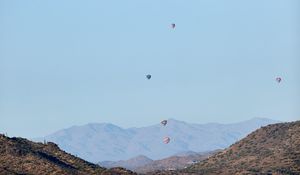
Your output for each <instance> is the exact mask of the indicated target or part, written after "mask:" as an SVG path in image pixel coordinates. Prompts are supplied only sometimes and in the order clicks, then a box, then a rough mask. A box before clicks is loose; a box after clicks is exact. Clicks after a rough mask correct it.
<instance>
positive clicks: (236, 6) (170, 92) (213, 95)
mask: <svg viewBox="0 0 300 175" xmlns="http://www.w3.org/2000/svg"><path fill="white" fill-rule="evenodd" d="M299 21H300V1H299V0H245V1H241V0H223V1H221V0H143V1H141V0H118V1H117V0H106V1H102V0H94V1H93V0H87V1H83V0H82V1H75V0H35V1H31V0H26V1H25V0H19V1H16V0H0V132H7V133H8V135H16V136H24V137H37V136H43V135H46V134H49V133H51V132H53V131H56V130H58V129H62V128H66V127H70V126H72V125H82V124H86V123H91V122H111V123H114V124H117V125H119V126H122V127H132V126H146V125H150V124H156V123H158V122H160V120H161V119H165V118H175V119H178V120H184V121H187V122H193V123H206V122H220V123H230V122H236V121H242V120H246V119H250V118H253V117H266V118H271V119H276V120H282V121H291V120H297V119H300V22H299ZM172 23H176V29H175V30H173V29H172V28H171V24H172ZM146 74H152V77H153V78H152V79H151V80H147V79H146V78H145V75H146ZM276 76H282V77H283V81H282V83H281V84H278V83H276V81H275V78H276Z"/></svg>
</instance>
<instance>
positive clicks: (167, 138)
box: [163, 137, 171, 144]
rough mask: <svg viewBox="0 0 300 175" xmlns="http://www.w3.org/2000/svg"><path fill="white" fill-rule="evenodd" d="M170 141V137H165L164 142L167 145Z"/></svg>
mask: <svg viewBox="0 0 300 175" xmlns="http://www.w3.org/2000/svg"><path fill="white" fill-rule="evenodd" d="M170 140H171V139H170V137H165V138H164V140H163V141H164V143H165V144H168V143H169V142H170Z"/></svg>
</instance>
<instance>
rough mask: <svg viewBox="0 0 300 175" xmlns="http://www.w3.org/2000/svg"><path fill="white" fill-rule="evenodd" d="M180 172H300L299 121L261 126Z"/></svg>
mask: <svg viewBox="0 0 300 175" xmlns="http://www.w3.org/2000/svg"><path fill="white" fill-rule="evenodd" d="M181 173H196V174H290V175H292V174H293V175H294V174H295V175H296V174H297V175H300V121H297V122H291V123H280V124H273V125H269V126H266V127H262V128H261V129H258V130H256V131H254V132H253V133H251V134H249V135H248V136H247V137H246V138H244V139H242V140H241V141H239V142H237V143H235V144H234V145H232V146H230V147H229V148H228V149H226V150H224V151H223V152H220V153H218V154H216V155H215V156H212V157H210V158H209V159H206V160H204V161H202V162H200V163H198V164H195V165H193V166H191V167H189V168H187V169H185V170H183V171H181Z"/></svg>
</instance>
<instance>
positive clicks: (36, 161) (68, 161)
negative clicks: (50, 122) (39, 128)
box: [0, 134, 133, 175]
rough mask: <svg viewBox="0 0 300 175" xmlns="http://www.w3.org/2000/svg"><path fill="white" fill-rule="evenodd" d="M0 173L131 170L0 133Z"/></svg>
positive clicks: (104, 172)
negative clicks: (104, 166)
mask: <svg viewBox="0 0 300 175" xmlns="http://www.w3.org/2000/svg"><path fill="white" fill-rule="evenodd" d="M0 174H75V175H76V174H78V175H81V174H82V175H90V174H103V175H106V174H107V175H109V174H133V173H132V172H130V171H126V170H124V169H121V168H115V169H110V170H106V169H105V168H102V167H100V166H98V165H95V164H92V163H89V162H86V161H84V160H82V159H80V158H77V157H75V156H73V155H71V154H68V153H66V152H64V151H62V150H60V149H59V147H58V146H57V145H56V144H54V143H52V142H49V143H47V144H42V143H34V142H31V141H28V140H26V139H23V138H16V137H13V138H9V137H6V136H4V135H2V134H1V135H0Z"/></svg>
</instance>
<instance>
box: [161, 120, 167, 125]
mask: <svg viewBox="0 0 300 175" xmlns="http://www.w3.org/2000/svg"><path fill="white" fill-rule="evenodd" d="M160 123H161V124H162V125H164V126H166V125H167V123H168V121H167V120H163V121H161V122H160Z"/></svg>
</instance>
